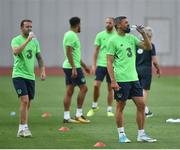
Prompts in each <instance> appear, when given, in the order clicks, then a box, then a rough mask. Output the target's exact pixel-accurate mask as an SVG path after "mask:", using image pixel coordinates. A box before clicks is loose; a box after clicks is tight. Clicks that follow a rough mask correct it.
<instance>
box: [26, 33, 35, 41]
mask: <svg viewBox="0 0 180 150" xmlns="http://www.w3.org/2000/svg"><path fill="white" fill-rule="evenodd" d="M34 37H35V35H34V33H33V32H29V36H28V38H27V40H28V41H31V40H32V38H34Z"/></svg>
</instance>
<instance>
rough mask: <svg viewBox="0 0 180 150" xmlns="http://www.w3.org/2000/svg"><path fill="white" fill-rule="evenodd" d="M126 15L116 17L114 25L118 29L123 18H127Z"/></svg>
mask: <svg viewBox="0 0 180 150" xmlns="http://www.w3.org/2000/svg"><path fill="white" fill-rule="evenodd" d="M126 18H127V17H126V16H119V17H116V18H115V19H114V27H115V28H116V29H117V25H118V23H119V22H121V21H122V20H123V19H126Z"/></svg>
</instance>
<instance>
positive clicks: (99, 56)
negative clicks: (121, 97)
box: [87, 17, 115, 117]
mask: <svg viewBox="0 0 180 150" xmlns="http://www.w3.org/2000/svg"><path fill="white" fill-rule="evenodd" d="M105 24H106V30H104V31H101V32H99V33H98V34H97V36H96V39H95V51H94V55H93V66H92V72H93V74H95V75H96V77H95V81H94V93H93V103H92V108H91V109H90V110H89V111H88V113H87V116H88V117H90V116H93V115H94V114H95V112H96V111H98V109H99V107H98V98H99V95H100V86H101V83H102V81H103V80H104V77H105V76H106V82H107V91H108V96H107V103H108V107H107V116H109V117H112V116H114V114H113V112H112V101H113V90H112V88H111V80H110V77H109V74H108V71H107V56H106V53H107V42H108V40H109V38H110V37H112V36H113V35H114V34H115V31H114V30H113V28H114V18H112V17H108V18H106V20H105Z"/></svg>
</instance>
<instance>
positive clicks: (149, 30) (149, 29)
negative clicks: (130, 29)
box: [144, 26, 153, 37]
mask: <svg viewBox="0 0 180 150" xmlns="http://www.w3.org/2000/svg"><path fill="white" fill-rule="evenodd" d="M144 31H145V33H146V34H147V35H148V36H150V37H152V35H153V30H152V28H151V27H148V26H147V27H145V28H144Z"/></svg>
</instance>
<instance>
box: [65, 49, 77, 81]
mask: <svg viewBox="0 0 180 150" xmlns="http://www.w3.org/2000/svg"><path fill="white" fill-rule="evenodd" d="M72 52H73V48H72V47H71V46H66V56H67V58H68V61H69V63H70V65H71V67H72V75H71V77H72V78H76V77H77V70H76V66H75V64H74V59H73V54H72Z"/></svg>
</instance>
